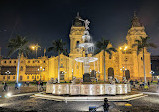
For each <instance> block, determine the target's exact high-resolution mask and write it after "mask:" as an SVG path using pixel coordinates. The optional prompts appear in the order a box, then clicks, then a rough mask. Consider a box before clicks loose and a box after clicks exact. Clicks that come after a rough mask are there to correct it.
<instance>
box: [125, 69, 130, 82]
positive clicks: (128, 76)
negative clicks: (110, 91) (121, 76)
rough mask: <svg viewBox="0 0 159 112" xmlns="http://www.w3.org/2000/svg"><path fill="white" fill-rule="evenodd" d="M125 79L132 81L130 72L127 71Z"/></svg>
mask: <svg viewBox="0 0 159 112" xmlns="http://www.w3.org/2000/svg"><path fill="white" fill-rule="evenodd" d="M125 77H126V79H127V80H128V79H130V71H129V70H126V71H125Z"/></svg>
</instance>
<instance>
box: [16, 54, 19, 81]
mask: <svg viewBox="0 0 159 112" xmlns="http://www.w3.org/2000/svg"><path fill="white" fill-rule="evenodd" d="M19 68H20V54H19V56H18V66H17V80H16V81H17V84H18V79H19Z"/></svg>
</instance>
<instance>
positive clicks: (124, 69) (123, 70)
mask: <svg viewBox="0 0 159 112" xmlns="http://www.w3.org/2000/svg"><path fill="white" fill-rule="evenodd" d="M120 70H121V71H122V72H123V77H125V75H124V73H125V71H126V70H127V69H126V68H125V67H124V66H123V67H122V68H121V69H120Z"/></svg>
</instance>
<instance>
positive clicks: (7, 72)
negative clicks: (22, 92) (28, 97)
mask: <svg viewBox="0 0 159 112" xmlns="http://www.w3.org/2000/svg"><path fill="white" fill-rule="evenodd" d="M10 73H11V72H10V71H9V70H7V71H6V72H5V74H7V81H8V75H9V74H10Z"/></svg>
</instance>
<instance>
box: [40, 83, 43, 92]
mask: <svg viewBox="0 0 159 112" xmlns="http://www.w3.org/2000/svg"><path fill="white" fill-rule="evenodd" d="M40 86H41V90H42V91H43V90H44V88H43V81H41V82H40Z"/></svg>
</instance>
